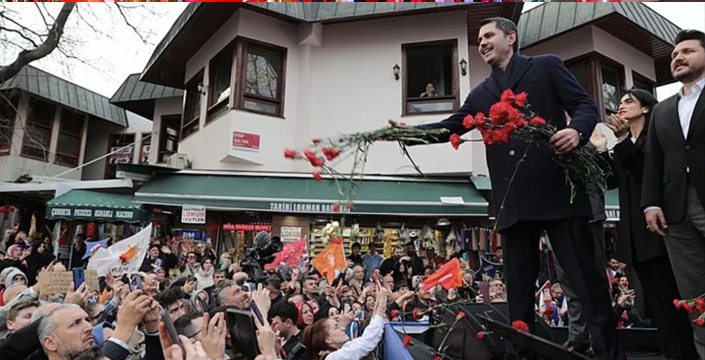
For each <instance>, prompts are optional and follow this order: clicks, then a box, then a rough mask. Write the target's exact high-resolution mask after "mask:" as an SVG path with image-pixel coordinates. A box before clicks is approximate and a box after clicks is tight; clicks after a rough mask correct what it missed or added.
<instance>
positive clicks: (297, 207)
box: [269, 202, 350, 213]
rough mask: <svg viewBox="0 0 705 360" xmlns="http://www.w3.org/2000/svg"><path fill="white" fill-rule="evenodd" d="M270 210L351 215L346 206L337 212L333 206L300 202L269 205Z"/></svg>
mask: <svg viewBox="0 0 705 360" xmlns="http://www.w3.org/2000/svg"><path fill="white" fill-rule="evenodd" d="M269 210H272V211H288V212H305V213H332V212H339V213H349V212H350V209H349V208H348V207H346V206H338V209H337V211H333V204H311V203H300V202H273V203H269Z"/></svg>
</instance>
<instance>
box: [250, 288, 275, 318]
mask: <svg viewBox="0 0 705 360" xmlns="http://www.w3.org/2000/svg"><path fill="white" fill-rule="evenodd" d="M252 301H254V302H255V304H257V308H258V309H259V310H260V312H262V314H267V313H268V312H269V308H270V307H272V299H271V298H270V297H269V289H267V288H266V287H264V286H263V285H262V284H259V285H257V290H255V291H254V292H252Z"/></svg>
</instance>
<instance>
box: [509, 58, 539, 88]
mask: <svg viewBox="0 0 705 360" xmlns="http://www.w3.org/2000/svg"><path fill="white" fill-rule="evenodd" d="M532 65H533V64H532V61H531V58H528V57H526V56H524V55H519V54H517V55H515V56H514V58H513V59H512V61H511V62H510V63H509V66H508V69H507V70H508V72H509V73H508V74H506V75H507V84H506V85H507V86H506V87H505V89H514V87H515V86H516V84H517V83H518V82H519V80H521V78H523V77H524V75H525V74H526V73H527V72H528V71H529V69H531V66H532Z"/></svg>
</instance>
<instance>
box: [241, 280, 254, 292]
mask: <svg viewBox="0 0 705 360" xmlns="http://www.w3.org/2000/svg"><path fill="white" fill-rule="evenodd" d="M242 288H243V289H245V291H247V292H254V291H257V284H255V283H251V282H246V283H244V284H242Z"/></svg>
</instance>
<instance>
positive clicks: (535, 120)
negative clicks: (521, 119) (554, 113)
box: [529, 116, 546, 126]
mask: <svg viewBox="0 0 705 360" xmlns="http://www.w3.org/2000/svg"><path fill="white" fill-rule="evenodd" d="M529 125H531V126H545V125H546V120H544V119H543V118H542V117H540V116H536V117H534V118H532V119H531V120H529Z"/></svg>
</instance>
